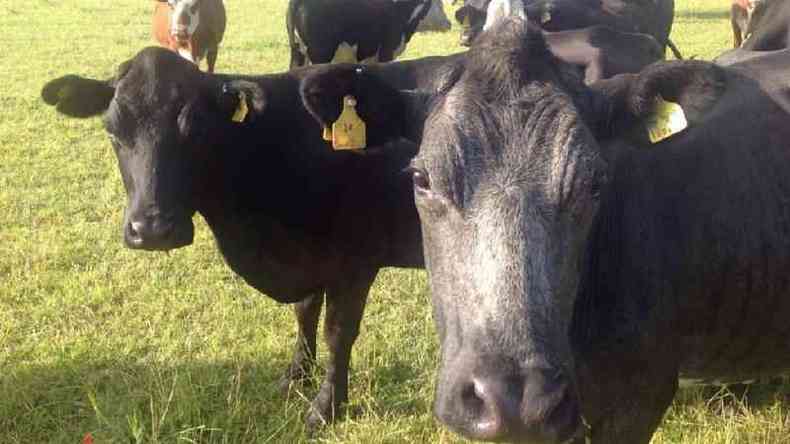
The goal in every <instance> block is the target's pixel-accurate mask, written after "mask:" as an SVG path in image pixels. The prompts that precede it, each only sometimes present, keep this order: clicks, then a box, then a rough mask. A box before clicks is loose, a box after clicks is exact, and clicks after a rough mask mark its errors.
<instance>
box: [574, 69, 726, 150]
mask: <svg viewBox="0 0 790 444" xmlns="http://www.w3.org/2000/svg"><path fill="white" fill-rule="evenodd" d="M591 88H592V89H593V92H594V94H593V97H595V99H594V100H593V105H592V108H593V110H592V112H591V113H589V114H590V115H592V116H594V117H593V119H594V122H592V126H593V127H594V128H595V131H596V135H597V137H598V138H599V139H610V138H619V137H628V138H635V139H637V140H636V141H638V142H644V143H656V142H658V141H660V140H663V139H664V138H667V137H671V136H674V135H675V134H677V133H680V132H682V131H683V130H684V129H685V128H687V127H693V126H694V125H696V124H699V123H700V122H701V121H703V120H704V119H705V116H706V114H707V113H708V112H709V111H710V110H711V108H712V107H713V105H714V104H715V103H716V102H717V101H718V99H719V98H720V97H721V95H722V94H723V93H724V89H725V73H724V70H723V69H722V68H721V67H719V66H717V65H714V64H712V63H709V62H702V61H680V60H678V61H671V62H664V63H657V64H653V65H650V66H648V67H646V68H645V69H644V70H642V71H641V72H640V73H639V74H621V75H618V76H615V77H613V78H611V79H607V80H602V81H599V82H596V83H594V84H593V85H591Z"/></svg>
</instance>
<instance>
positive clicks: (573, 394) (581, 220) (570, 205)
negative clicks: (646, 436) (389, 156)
mask: <svg viewBox="0 0 790 444" xmlns="http://www.w3.org/2000/svg"><path fill="white" fill-rule="evenodd" d="M686 63H690V62H686ZM706 66H707V65H706ZM671 68H672V69H670V70H669V72H662V73H660V75H658V74H656V75H653V74H648V75H647V76H646V77H645V78H640V77H638V76H633V75H631V76H628V75H626V76H624V77H621V78H619V79H618V81H617V82H616V83H614V84H611V83H610V84H607V85H605V87H604V88H601V89H600V90H597V89H596V90H591V89H590V88H588V87H586V86H585V85H584V84H583V82H582V79H581V78H580V76H579V74H578V73H577V71H576V70H575V69H574V68H573V67H572V66H570V65H568V64H565V63H564V62H562V61H561V60H559V59H558V58H557V57H555V56H554V54H552V53H551V51H550V49H549V48H548V47H547V45H546V43H545V41H544V37H543V34H542V33H541V32H540V30H539V29H537V28H534V27H533V26H532V25H529V24H528V23H527V22H526V21H525V20H522V19H504V20H503V21H502V22H500V23H499V24H497V25H496V26H495V27H494V29H493V31H492V32H490V33H489V32H486V33H483V34H482V35H481V36H480V38H479V41H478V42H476V43H475V45H473V47H472V49H470V51H469V52H468V53H467V56H466V58H465V59H462V60H460V61H459V62H457V63H455V62H454V65H453V66H452V67H451V69H449V70H448V72H449V74H448V75H447V76H445V78H444V79H443V80H442V81H441V82H440V83H441V86H440V87H439V88H438V89H437V90H436V91H409V92H402V91H401V92H398V91H393V90H388V89H387V87H386V86H385V85H384V84H383V83H382V82H381V81H380V80H379V79H377V78H375V75H374V74H373V73H371V72H370V71H366V70H364V69H359V68H357V67H354V66H348V65H346V66H332V67H327V68H326V69H325V70H323V71H320V72H318V71H317V72H316V73H315V75H313V76H309V77H307V78H306V79H305V80H304V81H303V84H302V96H303V100H304V103H305V105H306V107H307V108H308V110H309V111H310V112H311V113H312V114H313V115H314V116H315V118H316V119H317V120H318V121H319V122H321V123H323V124H326V123H327V122H330V121H332V120H333V119H334V118H335V117H336V116H337V113H338V112H339V107H340V100H339V98H340V97H342V96H343V95H344V94H346V93H351V94H354V95H355V97H357V99H358V102H359V105H358V108H359V109H360V110H363V112H361V113H360V114H361V115H362V114H364V115H362V117H363V119H365V120H366V121H368V122H370V123H369V126H368V128H369V131H371V132H373V134H374V136H375V137H384V138H386V137H392V138H395V137H400V136H403V137H406V138H409V139H411V140H413V141H415V142H417V143H419V144H420V150H419V154H418V155H417V157H416V158H415V159H414V160H413V163H412V169H411V170H412V175H413V181H414V190H415V191H414V198H415V201H416V205H417V208H418V211H419V215H420V220H421V224H422V233H423V240H424V249H425V258H426V268H427V270H428V274H429V279H430V285H431V292H432V299H433V307H434V320H435V322H436V326H437V331H438V334H439V339H440V342H441V347H442V349H441V361H440V368H439V372H438V381H437V385H436V397H435V404H434V407H435V413H436V416H437V417H438V418H439V419H440V420H441V421H442V422H444V423H445V424H447V425H448V426H450V427H451V428H452V429H454V430H456V431H458V432H460V433H462V434H463V435H466V436H467V437H471V438H475V439H483V440H492V441H518V442H530V443H561V442H566V441H567V440H569V439H572V438H574V437H576V436H578V434H579V433H580V432H581V430H582V427H581V424H582V421H581V410H582V409H581V405H583V399H582V393H583V392H582V391H580V390H579V389H580V387H579V386H578V384H577V378H576V373H575V369H576V367H575V364H576V363H575V359H576V356H577V353H576V348H575V345H574V344H575V342H574V341H572V339H571V338H572V336H571V330H572V326H573V324H574V323H575V322H576V318H575V316H576V312H575V310H574V309H575V304H576V302H577V295H578V292H579V288H580V282H581V281H582V273H583V269H584V267H583V265H584V263H585V261H586V258H587V250H586V246H587V243H588V238H589V237H590V235H591V233H592V232H593V231H592V227H593V226H594V224H595V221H596V220H597V218H598V215H599V211H600V208H601V206H602V204H603V201H604V200H603V196H604V195H606V192H607V190H608V189H609V186H610V177H611V171H610V167H609V162H608V159H607V157H606V156H604V154H605V153H604V151H603V150H602V148H601V145H600V144H599V140H602V139H604V138H612V137H614V136H615V135H616V133H617V132H618V131H619V132H621V133H623V134H625V133H626V132H627V131H625V130H624V129H625V128H631V127H635V126H638V125H640V124H641V123H640V122H643V121H644V120H645V119H647V114H648V113H647V110H649V109H650V106H648V105H649V104H651V103H653V102H652V100H653V99H655V98H656V97H657V96H658V94H659V93H660V94H661V95H663V97H664V98H666V99H667V100H676V101H682V100H679V99H678V97H679V96H680V95H681V94H680V93H679V91H681V88H676V86H675V85H676V84H679V83H682V82H685V81H688V82H690V81H691V80H687V79H692V78H697V79H700V78H702V76H698V75H696V74H695V73H693V72H691V69H690V68H687V67H686V65H682V64H679V65H672V66H671ZM673 88H674V89H673ZM387 117H388V118H389V119H387ZM692 117H693V116H692ZM690 119H691V117H690ZM378 125H381V126H382V128H378V129H377V128H376V126H378Z"/></svg>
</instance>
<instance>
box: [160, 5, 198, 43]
mask: <svg viewBox="0 0 790 444" xmlns="http://www.w3.org/2000/svg"><path fill="white" fill-rule="evenodd" d="M168 4H170V6H171V7H172V8H173V16H172V19H171V20H172V21H171V23H170V34H171V35H172V36H173V37H175V38H176V39H177V40H178V41H181V42H184V41H187V40H189V39H190V38H191V37H192V35H193V34H194V33H195V30H196V29H197V27H198V25H199V24H200V14H199V12H200V0H168Z"/></svg>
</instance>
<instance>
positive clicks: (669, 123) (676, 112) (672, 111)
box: [646, 96, 688, 143]
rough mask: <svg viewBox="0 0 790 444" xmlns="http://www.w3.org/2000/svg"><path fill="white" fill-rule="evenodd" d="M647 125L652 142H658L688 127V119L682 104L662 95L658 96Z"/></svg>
mask: <svg viewBox="0 0 790 444" xmlns="http://www.w3.org/2000/svg"><path fill="white" fill-rule="evenodd" d="M646 126H647V135H648V137H649V138H650V142H652V143H658V142H660V141H662V140H664V139H666V138H667V137H669V136H671V135H673V134H677V133H679V132H681V131H683V130H684V129H686V127H688V121H687V120H686V114H685V113H684V112H683V108H681V106H680V105H678V104H677V103H674V102H668V101H666V100H664V99H663V98H662V97H661V96H658V97H657V98H656V101H655V105H653V112H652V114H651V115H650V116H649V117H648V119H647V122H646Z"/></svg>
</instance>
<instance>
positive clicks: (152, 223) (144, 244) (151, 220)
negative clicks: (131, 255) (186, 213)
mask: <svg viewBox="0 0 790 444" xmlns="http://www.w3.org/2000/svg"><path fill="white" fill-rule="evenodd" d="M194 236H195V226H194V224H193V223H192V219H186V220H179V221H178V222H176V219H174V218H164V217H146V216H143V217H131V218H129V219H128V220H127V221H126V223H125V227H124V241H125V242H126V246H127V247H129V248H132V249H135V250H149V251H168V250H173V249H176V248H180V247H184V246H187V245H189V244H191V243H192V240H193V239H194Z"/></svg>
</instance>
